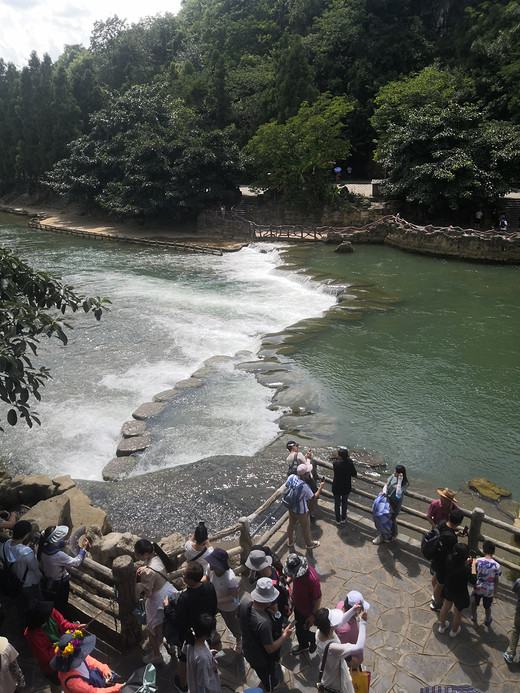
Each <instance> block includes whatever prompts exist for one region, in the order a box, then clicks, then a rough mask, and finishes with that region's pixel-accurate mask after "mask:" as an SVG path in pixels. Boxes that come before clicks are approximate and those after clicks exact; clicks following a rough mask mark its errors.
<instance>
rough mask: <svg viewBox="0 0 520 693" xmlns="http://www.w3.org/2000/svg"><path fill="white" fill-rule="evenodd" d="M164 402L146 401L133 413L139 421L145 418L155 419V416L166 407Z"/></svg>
mask: <svg viewBox="0 0 520 693" xmlns="http://www.w3.org/2000/svg"><path fill="white" fill-rule="evenodd" d="M165 406H166V405H165V403H164V402H145V403H144V404H141V406H140V407H138V408H137V409H136V410H135V411H134V413H133V414H132V416H133V418H134V419H137V420H138V421H141V420H144V419H153V417H154V416H157V414H160V413H161V412H162V410H163V409H164V407H165Z"/></svg>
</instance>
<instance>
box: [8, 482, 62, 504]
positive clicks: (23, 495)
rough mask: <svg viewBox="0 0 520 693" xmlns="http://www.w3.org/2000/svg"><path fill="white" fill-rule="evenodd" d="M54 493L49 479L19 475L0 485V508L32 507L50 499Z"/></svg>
mask: <svg viewBox="0 0 520 693" xmlns="http://www.w3.org/2000/svg"><path fill="white" fill-rule="evenodd" d="M55 492H56V487H55V486H54V484H53V482H52V481H51V478H50V477H48V476H46V475H45V474H42V475H40V476H25V475H19V476H15V477H13V478H12V479H5V480H4V481H2V483H1V484H0V507H2V508H12V507H14V506H15V505H20V504H22V505H34V504H35V503H38V502H39V501H41V500H45V499H47V498H51V497H52V496H53V495H54V494H55Z"/></svg>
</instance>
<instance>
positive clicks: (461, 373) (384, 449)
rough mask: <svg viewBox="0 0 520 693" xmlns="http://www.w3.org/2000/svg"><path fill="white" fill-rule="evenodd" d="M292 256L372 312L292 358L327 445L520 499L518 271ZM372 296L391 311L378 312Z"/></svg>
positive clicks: (382, 252)
mask: <svg viewBox="0 0 520 693" xmlns="http://www.w3.org/2000/svg"><path fill="white" fill-rule="evenodd" d="M290 257H291V258H292V259H293V260H294V261H295V262H296V263H298V264H300V265H302V266H305V267H307V268H309V269H310V270H312V271H315V272H317V273H324V274H330V275H331V276H333V277H337V278H338V279H340V280H344V281H346V282H347V283H348V284H351V285H352V287H353V290H355V289H357V291H358V293H359V291H361V293H362V295H364V296H365V299H366V300H365V302H366V303H367V304H368V305H369V308H372V309H369V310H366V311H362V312H361V314H359V313H358V314H350V315H349V316H348V318H349V319H347V320H344V319H342V320H335V321H333V322H332V324H331V325H330V327H329V328H328V329H326V330H324V331H323V332H319V333H317V334H316V335H314V336H313V337H311V338H310V339H309V340H307V341H305V342H303V343H301V344H299V345H298V349H297V351H296V352H295V353H293V354H292V358H294V359H295V360H296V362H297V363H298V364H299V365H300V366H301V367H302V368H304V369H305V370H306V371H307V373H308V375H309V378H310V379H312V380H313V381H314V382H315V383H316V384H319V388H320V397H321V402H320V406H321V408H322V409H323V410H325V411H327V412H328V414H329V415H330V417H331V418H332V419H333V420H334V421H335V422H336V424H335V427H336V428H335V433H334V437H335V439H336V440H337V441H338V442H343V443H344V444H346V445H347V446H349V447H361V448H365V449H367V450H370V451H373V452H380V453H383V454H384V455H385V458H386V459H387V461H388V464H389V466H391V465H393V464H396V463H401V464H405V465H406V467H407V469H408V475H409V476H411V477H412V478H413V477H416V478H420V479H423V480H425V481H427V482H431V483H433V484H436V485H439V486H444V485H449V486H452V487H453V488H455V489H457V488H460V487H461V486H463V485H464V484H465V482H466V481H467V480H469V479H471V478H473V477H481V476H482V477H485V478H488V479H490V480H492V481H495V482H496V483H498V484H499V485H501V486H503V487H505V488H506V489H510V490H511V491H512V492H513V495H514V497H515V498H516V500H520V477H519V475H518V460H519V453H518V450H519V443H520V436H519V421H520V403H519V397H518V390H519V385H520V364H519V358H518V357H519V346H520V331H519V328H520V302H519V286H520V285H519V279H520V275H519V268H518V267H501V266H493V265H481V264H471V263H466V262H456V261H449V260H442V259H436V258H429V257H423V256H419V255H412V254H407V253H404V252H400V251H397V250H395V249H392V248H388V247H385V246H356V248H355V252H354V253H353V254H348V255H341V254H336V253H333V252H331V249H330V248H329V247H326V246H325V247H324V246H307V247H305V248H303V247H300V248H297V249H294V250H292V251H291V252H290ZM348 292H349V290H347V293H348ZM379 292H383V294H385V295H386V299H387V300H388V301H389V302H391V301H392V300H393V299H395V303H393V304H391V305H388V306H387V308H386V309H385V306H384V303H382V302H381V301H380V299H381V296H379V295H378V294H379ZM373 297H375V298H374V300H375V302H376V304H375V305H373V302H372V298H373ZM359 303H360V304H361V305H363V303H364V301H363V300H360V301H359Z"/></svg>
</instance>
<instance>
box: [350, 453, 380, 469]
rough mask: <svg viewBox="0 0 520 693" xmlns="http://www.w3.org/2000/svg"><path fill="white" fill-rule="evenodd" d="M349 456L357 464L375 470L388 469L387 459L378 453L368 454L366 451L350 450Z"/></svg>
mask: <svg viewBox="0 0 520 693" xmlns="http://www.w3.org/2000/svg"><path fill="white" fill-rule="evenodd" d="M349 456H350V457H351V458H352V461H353V462H355V463H356V464H363V465H366V466H367V467H372V468H373V469H380V468H383V469H384V468H385V467H386V462H385V458H384V457H383V455H380V454H379V453H377V452H367V451H366V450H350V452H349Z"/></svg>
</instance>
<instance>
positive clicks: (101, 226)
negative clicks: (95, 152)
mask: <svg viewBox="0 0 520 693" xmlns="http://www.w3.org/2000/svg"><path fill="white" fill-rule="evenodd" d="M0 212H4V213H5V214H15V215H18V216H26V217H29V218H32V219H35V220H37V222H39V223H41V224H42V226H43V228H42V229H41V230H43V231H45V230H46V229H45V227H56V228H60V229H63V230H64V231H66V230H68V229H71V230H73V231H78V232H80V233H81V234H82V235H83V236H85V237H86V236H88V235H91V236H92V237H93V238H96V237H100V236H103V237H105V238H107V239H111V240H115V241H118V240H122V241H124V240H127V241H132V240H135V241H149V242H155V241H159V242H166V243H168V242H170V243H185V244H196V245H199V246H205V247H207V248H210V249H218V250H222V251H224V252H234V251H237V250H240V249H241V248H243V247H244V245H246V243H245V242H243V241H239V240H236V239H226V238H223V237H216V236H215V234H214V233H210V232H208V233H205V232H201V231H200V230H199V229H198V228H197V225H196V223H195V222H193V223H184V224H183V223H177V224H176V223H166V222H165V223H162V224H157V223H138V222H131V221H121V220H119V221H114V220H110V219H107V218H106V217H100V216H97V215H93V214H92V213H86V212H85V211H82V210H81V209H80V208H76V207H74V206H72V205H67V206H64V207H63V208H59V207H55V206H48V205H45V204H43V205H34V204H33V205H31V204H25V203H24V204H20V205H18V204H17V203H16V201H15V202H8V201H6V200H5V199H4V200H1V199H0ZM52 230H53V229H52V228H49V231H52Z"/></svg>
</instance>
